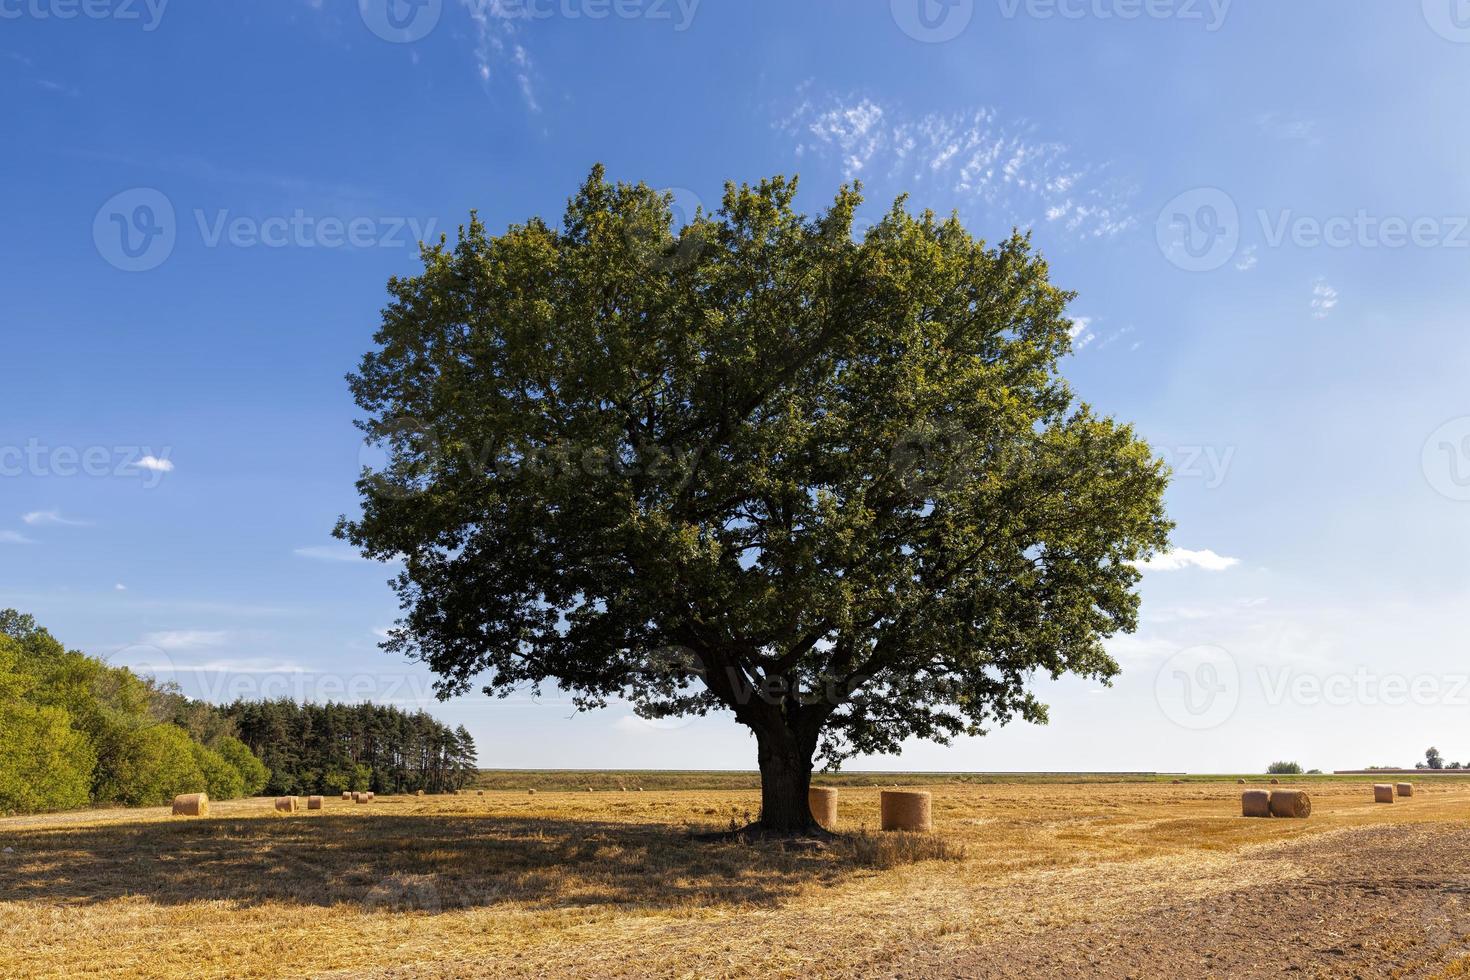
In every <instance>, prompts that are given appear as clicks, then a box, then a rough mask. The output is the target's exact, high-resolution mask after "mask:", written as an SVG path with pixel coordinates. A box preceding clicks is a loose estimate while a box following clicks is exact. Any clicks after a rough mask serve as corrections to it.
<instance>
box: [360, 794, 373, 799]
mask: <svg viewBox="0 0 1470 980" xmlns="http://www.w3.org/2000/svg"><path fill="white" fill-rule="evenodd" d="M362 795H363V796H366V797H367V798H368V799H370V800H371V799H373V798H374V794H373V793H371V792H367V793H364V794H362Z"/></svg>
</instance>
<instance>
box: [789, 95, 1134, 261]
mask: <svg viewBox="0 0 1470 980" xmlns="http://www.w3.org/2000/svg"><path fill="white" fill-rule="evenodd" d="M777 125H778V127H779V128H781V129H782V130H784V131H785V132H787V133H789V134H790V135H791V137H792V138H793V139H794V140H795V142H796V154H797V156H798V157H805V156H814V157H828V158H832V159H835V160H836V161H837V162H838V163H839V164H840V166H841V168H842V173H843V175H844V176H845V177H846V178H847V179H849V180H854V179H862V180H863V181H864V182H866V183H868V184H869V185H870V186H872V185H873V184H874V183H875V181H878V180H882V181H885V182H887V183H889V184H892V185H893V186H894V189H896V190H915V191H918V190H926V189H927V190H939V191H943V192H946V193H949V194H953V195H955V196H956V197H958V198H959V199H960V200H961V201H964V202H969V203H973V204H976V205H982V206H984V207H986V208H989V209H992V210H996V211H1002V212H1004V213H1005V217H1007V218H1008V219H1009V220H1012V221H1015V222H1017V223H1021V224H1032V223H1038V222H1043V221H1044V222H1047V223H1052V224H1056V225H1057V226H1059V227H1061V228H1064V229H1066V230H1067V231H1069V232H1073V233H1075V234H1078V235H1081V236H1084V237H1092V238H1110V237H1112V236H1114V235H1117V234H1119V233H1120V232H1122V231H1125V230H1127V229H1128V228H1131V227H1133V226H1134V224H1135V223H1136V220H1135V218H1134V216H1133V215H1132V214H1131V213H1130V211H1129V209H1128V206H1127V198H1128V196H1129V195H1127V194H1125V193H1122V192H1120V191H1118V190H1117V189H1116V187H1115V186H1114V185H1113V184H1112V183H1111V182H1110V181H1108V180H1107V179H1105V178H1104V177H1103V175H1102V173H1101V171H1102V169H1103V168H1099V167H1095V166H1092V165H1088V164H1083V163H1080V162H1078V160H1077V159H1076V154H1075V153H1074V152H1073V151H1072V150H1071V148H1069V147H1068V146H1066V145H1065V144H1063V143H1059V142H1055V141H1048V140H1042V139H1038V138H1036V137H1034V136H1033V135H1032V134H1031V132H1030V127H1027V126H1024V125H1019V124H1012V123H1009V122H1007V121H1005V120H1003V119H1002V118H1001V117H1000V115H999V113H998V112H996V111H995V110H994V109H989V108H981V109H975V110H971V111H967V112H956V113H934V112H931V113H924V114H921V115H916V116H913V115H906V114H904V113H903V112H902V110H900V109H897V108H895V107H893V106H891V105H885V104H882V103H879V102H876V101H874V100H873V99H869V98H851V99H841V98H830V99H826V100H817V101H814V100H813V99H811V98H806V99H804V100H803V101H802V103H801V104H800V106H799V107H798V108H797V109H796V111H795V112H793V113H792V114H790V115H789V116H788V117H787V118H785V119H784V120H782V121H781V122H779V123H778V124H777Z"/></svg>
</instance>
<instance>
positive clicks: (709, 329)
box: [337, 167, 1171, 833]
mask: <svg viewBox="0 0 1470 980" xmlns="http://www.w3.org/2000/svg"><path fill="white" fill-rule="evenodd" d="M795 193H796V181H795V180H786V179H784V178H780V177H777V178H773V179H770V180H766V181H762V182H761V183H760V184H758V185H756V186H739V187H736V186H733V185H731V186H728V187H727V188H726V190H725V193H724V198H723V202H722V205H721V207H720V208H719V209H718V210H717V211H715V212H713V213H711V214H706V213H703V212H700V213H698V214H696V215H695V216H693V218H692V220H690V221H689V222H688V223H687V224H686V223H682V222H680V223H676V222H675V221H674V218H673V215H672V212H671V200H670V198H669V197H667V196H666V195H660V194H658V193H656V192H654V191H652V190H650V189H649V188H648V187H646V186H644V185H643V184H638V185H636V186H635V185H627V184H616V185H614V184H612V183H610V182H608V181H607V179H606V177H605V175H604V172H603V170H602V169H601V168H600V167H599V168H597V169H594V170H593V172H592V174H591V176H590V177H589V178H588V180H587V182H586V183H585V184H584V185H583V187H582V188H581V189H580V190H579V191H578V193H577V194H576V196H575V197H574V198H573V199H572V200H571V201H570V202H569V203H568V206H567V210H566V214H565V217H564V219H563V221H562V225H561V227H560V228H554V227H552V226H549V225H547V224H546V223H544V222H542V221H540V220H535V219H533V220H531V221H529V222H527V223H526V224H524V225H515V226H512V227H510V228H509V229H508V230H507V231H506V232H505V233H504V234H502V235H491V234H489V233H487V231H486V229H485V227H484V225H483V224H482V223H481V222H480V221H479V220H478V218H474V217H472V219H471V221H470V223H469V225H468V226H467V227H465V228H462V229H461V230H460V233H459V236H458V239H457V241H456V242H454V243H453V244H452V245H451V244H450V243H448V242H446V241H444V240H442V239H441V241H440V242H439V243H438V244H434V245H428V246H425V247H424V249H423V263H424V268H423V272H422V273H421V274H419V275H416V276H413V277H411V278H394V279H393V280H392V281H391V282H390V284H389V290H390V293H391V302H390V304H389V305H388V307H387V308H386V309H385V311H384V314H383V322H382V326H381V328H380V330H379V331H378V333H377V335H376V338H375V349H374V350H372V351H371V352H370V353H368V354H367V355H366V356H365V357H364V358H363V360H362V363H361V366H360V368H359V369H358V371H357V372H356V373H355V374H354V375H352V376H351V377H350V379H349V380H350V384H351V387H352V392H353V395H354V396H355V398H356V401H357V404H358V405H359V407H360V408H361V410H362V412H363V413H365V417H363V418H362V419H360V421H359V425H360V426H361V427H362V428H363V429H364V430H365V431H366V433H367V434H368V439H369V441H375V442H378V443H380V444H381V445H382V446H383V448H384V451H385V452H386V461H385V462H384V463H383V465H382V466H381V467H380V468H377V469H373V468H365V469H364V472H363V475H362V478H361V480H360V481H359V482H358V490H359V493H360V497H361V508H362V509H361V514H360V515H359V516H358V517H357V518H356V519H346V518H344V519H343V520H342V521H341V522H340V523H339V525H338V528H337V534H338V535H339V536H341V537H343V538H344V539H346V540H348V541H350V542H351V543H352V544H353V545H355V546H357V547H358V548H359V549H361V551H362V552H363V553H364V554H365V555H367V556H368V557H371V558H377V559H383V560H390V559H398V560H401V561H402V563H403V565H402V571H401V573H400V574H399V575H398V576H397V578H396V579H395V580H394V583H393V584H394V587H395V589H396V590H397V592H398V594H399V597H400V600H401V603H402V607H403V616H402V618H401V619H400V620H399V622H398V623H397V625H396V626H395V628H394V629H393V630H392V632H391V634H390V639H389V640H388V641H387V642H386V643H385V648H387V649H388V650H390V651H393V652H398V653H401V654H405V655H408V656H411V657H414V658H417V659H421V660H422V661H424V662H425V663H427V664H428V666H429V667H430V668H432V669H433V671H434V672H435V673H436V674H437V675H438V676H439V677H440V682H439V690H440V693H441V695H443V696H446V697H447V696H450V695H453V694H457V693H462V692H464V691H466V690H468V689H470V688H471V687H473V686H475V685H477V684H480V685H483V686H484V688H485V690H486V691H487V692H490V693H495V694H500V695H504V694H506V693H509V692H510V691H513V690H516V689H520V688H531V689H534V690H539V689H540V687H541V685H543V684H544V683H555V684H556V685H558V686H559V687H561V688H562V689H564V690H566V691H568V692H570V693H571V695H572V696H573V697H574V699H575V701H576V703H577V705H578V706H579V707H581V708H591V707H598V706H602V705H605V704H606V703H607V702H608V700H609V699H611V698H622V699H625V700H626V701H628V702H630V703H631V704H632V705H634V707H635V710H637V711H638V712H639V713H640V714H641V715H643V716H645V717H649V718H661V717H669V716H676V715H687V714H695V715H703V714H705V713H708V712H711V711H727V712H729V713H731V714H732V715H733V716H734V718H735V720H736V721H738V722H740V723H741V724H743V725H745V726H746V727H748V728H749V729H750V730H751V732H752V733H753V734H754V737H755V741H756V747H757V758H758V760H759V764H760V772H761V816H760V825H761V828H763V829H764V830H765V831H768V832H773V833H802V832H807V831H810V830H812V829H814V828H813V825H812V817H811V813H810V810H809V808H808V805H807V790H808V788H809V784H810V779H811V773H812V769H813V766H814V764H815V763H817V762H821V763H823V764H826V765H836V764H839V763H840V762H841V761H842V760H843V759H845V758H847V757H849V756H851V755H854V754H859V753H862V754H872V753H894V752H897V751H899V749H900V747H901V744H902V742H903V741H904V740H906V739H914V738H919V739H932V740H937V741H939V742H947V741H949V740H950V739H952V738H953V737H955V736H958V735H961V734H980V733H983V732H984V731H985V730H986V729H987V728H989V727H991V726H993V725H996V724H1004V723H1005V722H1007V721H1009V720H1012V719H1014V718H1022V719H1025V720H1028V721H1032V722H1044V721H1045V720H1046V706H1045V705H1044V704H1042V703H1040V702H1039V701H1038V700H1037V699H1036V697H1035V695H1034V694H1033V693H1031V692H1030V691H1029V690H1028V683H1029V682H1030V681H1031V680H1033V679H1034V678H1035V677H1036V676H1037V675H1038V674H1045V675H1049V676H1051V677H1053V678H1055V677H1060V676H1061V675H1063V674H1076V675H1081V676H1085V677H1090V678H1095V679H1099V680H1102V681H1107V680H1108V679H1109V678H1111V677H1112V676H1113V675H1115V674H1116V673H1117V671H1118V669H1119V668H1118V665H1117V664H1116V663H1115V662H1114V660H1113V659H1112V658H1111V657H1110V656H1109V655H1108V654H1107V652H1106V651H1105V650H1104V647H1103V640H1104V639H1106V638H1107V637H1109V636H1111V635H1113V634H1115V633H1117V632H1119V631H1124V632H1127V631H1131V630H1133V629H1134V628H1135V627H1136V623H1137V612H1138V604H1139V599H1138V595H1137V593H1136V591H1135V586H1136V584H1137V581H1138V578H1139V572H1138V570H1137V567H1136V566H1137V564H1138V563H1139V562H1141V561H1143V560H1146V559H1147V558H1148V556H1149V555H1151V554H1153V553H1155V552H1156V551H1159V550H1161V549H1163V548H1165V547H1166V546H1167V537H1168V534H1169V531H1170V528H1171V525H1170V523H1169V521H1168V520H1167V518H1166V516H1165V514H1164V510H1163V496H1164V491H1165V486H1166V481H1167V470H1166V468H1165V466H1164V464H1163V463H1162V462H1161V461H1160V460H1158V459H1156V458H1155V457H1154V455H1153V454H1152V452H1151V451H1150V449H1149V447H1148V445H1147V444H1146V443H1145V442H1143V441H1142V440H1141V439H1140V438H1139V437H1138V436H1137V435H1136V434H1135V433H1134V431H1133V430H1132V429H1131V427H1130V426H1128V425H1126V424H1122V423H1119V422H1117V421H1115V420H1113V419H1112V418H1109V417H1106V416H1100V415H1097V414H1095V413H1094V412H1093V410H1092V409H1091V408H1090V407H1089V406H1088V405H1086V404H1084V403H1080V402H1079V401H1078V400H1077V399H1076V398H1075V397H1074V395H1073V393H1072V391H1071V389H1070V388H1069V386H1068V385H1067V383H1066V381H1065V380H1064V379H1063V378H1062V376H1061V374H1060V371H1059V364H1060V362H1061V360H1062V358H1063V357H1065V356H1066V355H1067V354H1068V353H1069V352H1070V350H1071V339H1070V335H1069V328H1070V327H1071V326H1072V321H1071V320H1069V318H1068V317H1067V315H1066V307H1067V304H1068V302H1069V301H1070V300H1071V299H1072V296H1071V294H1069V293H1067V292H1065V291H1063V290H1061V289H1058V288H1057V287H1056V286H1054V285H1052V283H1051V282H1050V281H1049V278H1048V270H1047V265H1046V263H1045V262H1044V261H1043V260H1042V258H1041V257H1040V256H1038V255H1037V254H1036V253H1035V252H1034V251H1033V249H1032V247H1031V245H1030V242H1029V239H1028V238H1027V237H1026V236H1021V235H1015V234H1013V235H1012V236H1011V237H1010V238H1008V239H1006V240H1005V241H1003V242H1001V243H999V244H998V245H995V246H993V247H988V246H987V245H986V244H985V243H984V242H982V241H978V240H976V239H974V238H972V237H971V236H970V234H969V233H968V232H967V231H966V230H965V228H964V227H963V226H962V225H961V223H960V222H959V220H958V218H956V217H951V218H949V219H947V220H941V219H938V218H936V217H935V216H934V215H933V214H930V213H924V214H921V215H912V214H910V213H908V211H907V209H906V204H905V201H903V200H900V201H898V202H896V203H895V205H894V206H893V208H892V210H890V211H889V212H888V213H887V214H886V215H885V216H884V217H883V218H882V220H880V221H878V222H877V223H875V224H873V225H871V227H869V228H868V229H867V230H866V231H865V232H864V233H863V234H861V236H856V235H855V234H854V214H855V211H856V209H857V208H858V206H859V204H860V201H861V198H860V196H859V189H858V188H855V187H843V188H841V189H840V190H839V191H838V193H837V195H836V198H835V199H834V200H833V202H832V204H831V206H830V207H828V208H827V209H826V210H825V211H823V212H822V213H820V214H819V215H817V216H815V217H808V216H804V215H802V214H800V213H798V212H797V211H796V210H795V208H794V205H793V198H794V196H795Z"/></svg>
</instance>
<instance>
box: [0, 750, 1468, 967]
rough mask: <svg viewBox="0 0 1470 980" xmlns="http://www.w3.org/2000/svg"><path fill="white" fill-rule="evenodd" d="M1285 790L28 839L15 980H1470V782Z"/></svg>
mask: <svg viewBox="0 0 1470 980" xmlns="http://www.w3.org/2000/svg"><path fill="white" fill-rule="evenodd" d="M904 783H905V785H915V786H917V785H921V783H920V782H919V781H918V780H916V779H906V780H904ZM1283 785H1284V786H1285V787H1286V788H1297V787H1299V788H1304V789H1307V790H1308V791H1309V792H1310V794H1311V798H1312V814H1311V817H1310V818H1309V819H1306V820H1273V819H1267V820H1252V819H1245V818H1242V817H1241V816H1240V788H1239V787H1238V786H1237V785H1236V783H1235V777H1234V776H1231V777H1228V778H1224V777H1222V778H1220V779H1218V780H1217V781H1213V782H1211V781H1202V780H1191V781H1188V782H1186V783H1184V784H1183V785H1179V786H1172V785H1159V784H1158V782H1137V783H1124V782H1115V783H1110V784H1109V783H1103V782H1075V783H1062V782H1056V783H1047V782H1044V781H1042V780H1040V779H1027V780H1025V781H1018V782H1011V783H1006V782H991V783H985V784H968V783H958V782H938V781H936V782H933V783H931V784H929V786H928V788H930V789H932V790H933V794H934V795H933V817H934V825H935V829H936V833H935V835H934V838H933V839H930V838H926V836H925V835H879V834H878V833H877V832H876V828H877V826H878V798H879V790H878V789H877V788H876V787H868V786H845V787H843V788H842V790H841V804H840V808H839V820H838V829H839V830H841V831H842V832H843V833H844V834H847V835H850V838H855V839H849V840H845V841H838V842H836V843H833V844H831V845H829V846H826V847H823V848H814V849H813V848H800V849H798V848H791V849H784V848H782V847H780V846H778V845H768V844H759V845H748V844H741V843H738V842H722V843H709V842H707V841H697V840H694V839H692V838H691V833H690V832H691V830H692V831H708V830H715V829H720V828H723V827H728V826H729V824H730V822H731V821H732V820H733V821H735V822H737V823H739V822H743V821H744V819H745V815H746V813H747V812H753V811H754V810H755V809H756V806H757V796H756V794H755V793H753V792H751V791H748V790H729V789H686V790H671V789H648V788H646V789H645V792H643V793H641V794H629V793H622V792H619V791H617V790H616V789H614V790H612V791H610V792H594V793H590V794H589V793H588V792H587V791H586V789H585V788H581V789H578V790H576V791H565V792H561V791H548V790H542V791H540V792H538V793H537V794H536V795H534V796H532V795H528V794H527V792H526V788H527V787H525V786H522V787H520V788H518V789H509V788H507V789H502V790H489V791H487V792H486V795H484V796H437V797H436V796H426V797H410V796H402V797H383V798H380V799H378V800H377V801H375V804H374V806H372V807H361V806H354V805H353V804H352V803H351V802H350V801H348V802H343V801H340V800H337V799H334V798H328V799H327V800H325V801H324V805H323V809H322V810H319V811H305V810H303V811H301V812H300V813H299V814H297V815H296V817H295V818H294V819H291V820H280V819H272V818H273V817H274V813H273V801H272V800H249V801H237V802H225V803H212V804H211V810H210V816H209V817H208V818H188V819H185V818H173V817H171V816H170V815H169V809H168V808H157V809H150V810H132V811H118V810H112V811H93V812H87V813H71V814H60V815H55V816H43V817H26V818H13V819H8V820H0V848H11V849H12V850H11V852H10V853H4V854H0V870H3V876H0V931H3V932H4V934H5V935H6V937H7V938H8V939H9V940H10V941H9V942H7V943H5V944H3V946H0V976H27V977H29V976H42V977H63V976H76V975H82V974H85V975H106V976H120V977H147V976H157V975H160V974H163V973H170V974H172V973H178V974H184V973H187V974H189V975H192V976H200V977H226V976H229V977H284V976H302V975H305V976H332V975H334V974H336V973H338V972H340V974H341V975H342V976H348V975H351V976H378V977H404V978H409V977H413V978H417V977H424V978H431V977H465V978H469V977H483V976H526V977H532V976H548V975H553V976H574V977H575V976H584V977H593V976H667V977H685V976H792V977H795V976H803V977H813V976H853V975H856V976H910V977H928V976H954V977H969V976H1002V975H1010V976H1015V975H1057V976H1078V977H1082V976H1119V977H1122V976H1133V975H1145V976H1147V975H1154V976H1185V977H1190V976H1201V977H1203V976H1224V975H1266V974H1271V975H1276V974H1280V973H1284V972H1295V973H1299V974H1301V975H1306V976H1342V975H1353V974H1368V973H1379V972H1382V973H1388V974H1394V973H1395V971H1398V972H1399V973H1400V974H1402V975H1409V976H1421V975H1422V976H1432V975H1436V974H1439V973H1443V974H1444V975H1462V973H1461V972H1459V971H1462V970H1464V969H1465V965H1463V964H1461V963H1460V962H1459V960H1460V958H1461V957H1464V956H1467V955H1470V905H1467V904H1466V900H1467V897H1470V822H1467V820H1466V818H1467V817H1470V784H1466V783H1462V782H1460V781H1458V780H1442V781H1441V780H1429V781H1426V782H1425V783H1424V784H1422V785H1420V786H1417V787H1416V792H1415V796H1414V797H1413V798H1412V799H1409V800H1404V801H1402V803H1401V805H1396V806H1392V807H1386V806H1379V805H1375V804H1374V803H1373V794H1372V786H1371V782H1370V781H1366V780H1365V781H1348V780H1304V781H1302V782H1301V783H1297V782H1294V781H1290V780H1288V781H1286V782H1285V783H1284V784H1283ZM645 786H646V783H645ZM303 910H309V912H310V914H306V915H304V914H302V913H303ZM99 964H105V965H106V968H105V971H104V972H99ZM364 964H370V965H366V966H365V965H364Z"/></svg>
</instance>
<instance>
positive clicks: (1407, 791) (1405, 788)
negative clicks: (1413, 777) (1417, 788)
mask: <svg viewBox="0 0 1470 980" xmlns="http://www.w3.org/2000/svg"><path fill="white" fill-rule="evenodd" d="M1394 789H1396V790H1398V794H1399V795H1400V796H1413V795H1414V784H1413V783H1399V784H1398V785H1397V786H1395V787H1394Z"/></svg>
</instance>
